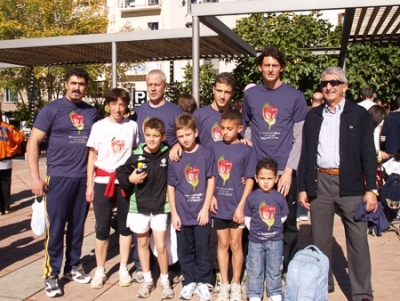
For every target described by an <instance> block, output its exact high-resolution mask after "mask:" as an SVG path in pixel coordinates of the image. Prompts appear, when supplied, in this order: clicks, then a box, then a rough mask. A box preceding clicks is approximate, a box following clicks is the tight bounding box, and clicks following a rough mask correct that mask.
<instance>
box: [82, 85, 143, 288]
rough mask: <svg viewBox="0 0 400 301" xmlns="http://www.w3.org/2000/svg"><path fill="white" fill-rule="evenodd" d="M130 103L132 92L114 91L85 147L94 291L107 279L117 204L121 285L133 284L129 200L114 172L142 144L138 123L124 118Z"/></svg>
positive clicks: (108, 95)
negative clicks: (92, 229)
mask: <svg viewBox="0 0 400 301" xmlns="http://www.w3.org/2000/svg"><path fill="white" fill-rule="evenodd" d="M129 101H130V98H129V93H128V92H127V91H126V90H124V89H120V88H115V89H112V90H111V91H110V92H108V94H107V95H106V99H105V102H104V103H105V105H106V106H107V107H108V110H107V111H109V116H108V117H106V118H104V119H102V120H101V121H99V122H97V123H95V124H94V125H93V127H92V130H91V132H90V136H89V139H88V142H87V144H86V145H87V147H89V158H88V166H87V187H86V201H88V202H89V203H93V208H94V215H95V218H96V240H95V255H96V264H97V268H96V271H95V274H94V276H93V279H92V281H91V283H90V287H91V288H102V287H103V285H104V282H105V279H106V270H105V263H106V259H107V250H108V244H109V235H110V226H111V217H112V210H113V207H114V202H115V203H116V209H117V220H118V233H119V252H120V267H119V285H120V286H129V285H130V284H131V282H132V278H131V276H130V275H129V272H128V269H127V264H128V259H129V255H130V252H131V245H132V232H131V230H130V229H129V228H128V227H127V226H126V218H127V216H128V212H129V198H127V197H126V193H125V192H124V191H122V190H121V187H120V186H119V184H118V180H117V178H116V174H115V169H116V168H117V167H119V166H120V165H122V164H124V163H125V161H126V160H127V159H128V158H129V157H130V156H131V154H132V150H133V149H135V148H136V147H137V145H138V141H139V136H138V127H137V124H136V122H134V121H132V120H129V119H127V118H125V117H124V115H125V113H126V109H127V108H128V105H129Z"/></svg>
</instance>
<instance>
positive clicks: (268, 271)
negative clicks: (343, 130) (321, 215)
mask: <svg viewBox="0 0 400 301" xmlns="http://www.w3.org/2000/svg"><path fill="white" fill-rule="evenodd" d="M277 173H278V163H277V162H276V161H275V160H274V159H271V158H266V159H262V160H260V161H259V162H258V163H257V166H256V171H255V179H256V181H257V183H258V188H257V189H256V190H254V191H253V192H252V193H251V194H250V195H249V196H248V197H247V201H246V206H245V211H244V214H245V223H246V227H247V228H248V229H249V232H250V235H249V253H248V255H247V259H246V270H247V277H248V278H247V286H246V295H247V298H249V301H261V299H262V297H263V295H264V292H263V288H264V286H263V285H262V284H263V283H264V281H265V282H266V291H267V295H268V297H269V298H268V300H270V301H281V300H282V265H283V223H284V222H285V220H286V218H287V215H288V214H289V208H288V205H287V202H286V199H285V197H284V196H283V195H282V194H281V193H279V192H277V191H276V190H275V189H274V187H275V184H276V183H277V182H278V180H279V177H278V174H277Z"/></svg>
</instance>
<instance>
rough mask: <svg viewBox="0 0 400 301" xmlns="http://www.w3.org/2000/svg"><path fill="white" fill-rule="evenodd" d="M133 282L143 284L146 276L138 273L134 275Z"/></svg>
mask: <svg viewBox="0 0 400 301" xmlns="http://www.w3.org/2000/svg"><path fill="white" fill-rule="evenodd" d="M132 281H133V282H137V283H142V282H143V281H144V276H143V272H142V271H137V272H134V273H133V274H132Z"/></svg>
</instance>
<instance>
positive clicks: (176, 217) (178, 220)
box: [171, 214, 182, 231]
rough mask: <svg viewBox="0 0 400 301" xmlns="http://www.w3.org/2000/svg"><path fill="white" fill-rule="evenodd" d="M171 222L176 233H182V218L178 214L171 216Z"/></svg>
mask: <svg viewBox="0 0 400 301" xmlns="http://www.w3.org/2000/svg"><path fill="white" fill-rule="evenodd" d="M171 222H172V226H173V227H174V228H175V230H176V231H181V225H182V224H181V218H180V217H179V215H178V214H171Z"/></svg>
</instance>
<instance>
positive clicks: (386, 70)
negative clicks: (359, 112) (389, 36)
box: [346, 44, 400, 109]
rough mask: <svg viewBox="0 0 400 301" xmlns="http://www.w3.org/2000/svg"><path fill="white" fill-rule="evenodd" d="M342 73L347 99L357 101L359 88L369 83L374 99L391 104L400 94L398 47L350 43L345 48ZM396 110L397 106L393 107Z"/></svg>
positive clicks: (392, 104) (399, 51)
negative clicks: (344, 66) (346, 50)
mask: <svg viewBox="0 0 400 301" xmlns="http://www.w3.org/2000/svg"><path fill="white" fill-rule="evenodd" d="M346 68H347V70H346V73H347V79H348V81H349V90H348V91H347V92H346V94H347V96H348V97H349V98H350V99H354V100H358V99H359V93H360V90H361V88H362V87H364V86H371V87H373V88H374V89H375V92H376V94H377V97H378V98H381V99H383V100H384V101H387V102H389V103H391V106H392V108H396V105H395V103H394V99H395V97H396V96H398V95H400V77H399V75H398V70H400V47H399V46H398V45H392V44H353V45H349V47H348V54H347V58H346ZM396 109H397V108H396Z"/></svg>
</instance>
